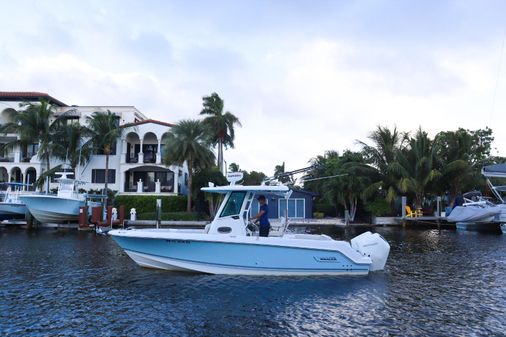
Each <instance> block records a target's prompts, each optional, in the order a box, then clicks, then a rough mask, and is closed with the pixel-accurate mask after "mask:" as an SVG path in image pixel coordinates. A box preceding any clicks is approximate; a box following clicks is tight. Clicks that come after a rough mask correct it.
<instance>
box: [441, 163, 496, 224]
mask: <svg viewBox="0 0 506 337" xmlns="http://www.w3.org/2000/svg"><path fill="white" fill-rule="evenodd" d="M481 173H482V175H483V176H484V177H485V178H486V182H487V185H488V187H489V188H490V190H491V191H492V193H493V194H494V196H495V197H496V199H497V203H493V202H491V201H490V200H488V199H486V198H484V197H483V196H481V194H476V193H474V192H471V193H466V194H464V201H465V202H464V204H463V205H462V206H457V207H455V208H454V209H453V210H452V211H451V213H450V214H449V215H448V216H447V218H446V219H447V220H448V221H450V222H455V223H456V225H457V229H464V230H467V229H480V228H481V229H487V228H490V227H494V226H497V225H498V224H499V227H500V229H501V231H502V232H503V233H505V231H506V203H505V200H504V198H503V195H502V193H504V192H506V186H496V185H494V184H493V183H492V181H491V180H490V178H506V163H505V164H494V165H488V166H484V167H483V168H482V170H481Z"/></svg>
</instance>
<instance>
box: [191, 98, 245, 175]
mask: <svg viewBox="0 0 506 337" xmlns="http://www.w3.org/2000/svg"><path fill="white" fill-rule="evenodd" d="M202 100H203V103H202V105H203V109H202V111H201V112H200V114H201V115H206V116H207V117H206V118H204V121H203V123H204V127H205V129H206V132H207V134H208V135H209V140H210V142H211V144H213V145H214V146H217V147H218V167H219V169H220V171H222V172H223V147H225V148H228V147H231V148H234V139H235V129H234V126H235V125H238V126H241V122H240V121H239V118H237V117H236V116H234V115H233V114H232V113H231V112H228V111H227V112H223V107H224V102H223V100H222V99H221V98H220V96H218V94H217V93H215V92H213V93H212V94H211V96H204V97H203V98H202Z"/></svg>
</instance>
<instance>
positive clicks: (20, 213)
mask: <svg viewBox="0 0 506 337" xmlns="http://www.w3.org/2000/svg"><path fill="white" fill-rule="evenodd" d="M27 211H28V210H27V208H26V206H25V205H24V204H20V203H4V202H2V203H0V220H11V219H24V218H25V215H26V212H27Z"/></svg>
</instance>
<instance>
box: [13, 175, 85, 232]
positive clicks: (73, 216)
mask: <svg viewBox="0 0 506 337" xmlns="http://www.w3.org/2000/svg"><path fill="white" fill-rule="evenodd" d="M56 174H58V175H60V178H57V179H56V180H57V181H58V192H57V194H56V195H54V194H30V195H22V196H20V197H19V198H20V199H21V201H22V202H24V203H25V205H26V207H27V208H28V211H29V212H30V213H31V214H32V215H33V217H34V218H35V219H36V220H37V221H39V222H41V223H63V222H68V221H77V220H78V218H79V208H80V207H82V206H84V205H85V203H86V195H85V194H82V193H77V192H76V188H77V185H78V184H80V183H81V182H80V181H78V180H75V179H73V178H69V175H73V173H72V172H58V173H56Z"/></svg>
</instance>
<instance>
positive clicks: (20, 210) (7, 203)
mask: <svg viewBox="0 0 506 337" xmlns="http://www.w3.org/2000/svg"><path fill="white" fill-rule="evenodd" d="M1 185H3V186H7V189H6V190H5V192H4V193H3V199H2V201H1V202H0V221H1V220H12V219H24V218H25V216H26V213H27V208H26V205H25V204H24V203H23V202H22V201H21V200H20V198H19V196H20V194H21V193H22V191H21V190H22V188H23V187H25V186H30V185H28V184H23V183H16V182H12V183H1Z"/></svg>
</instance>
